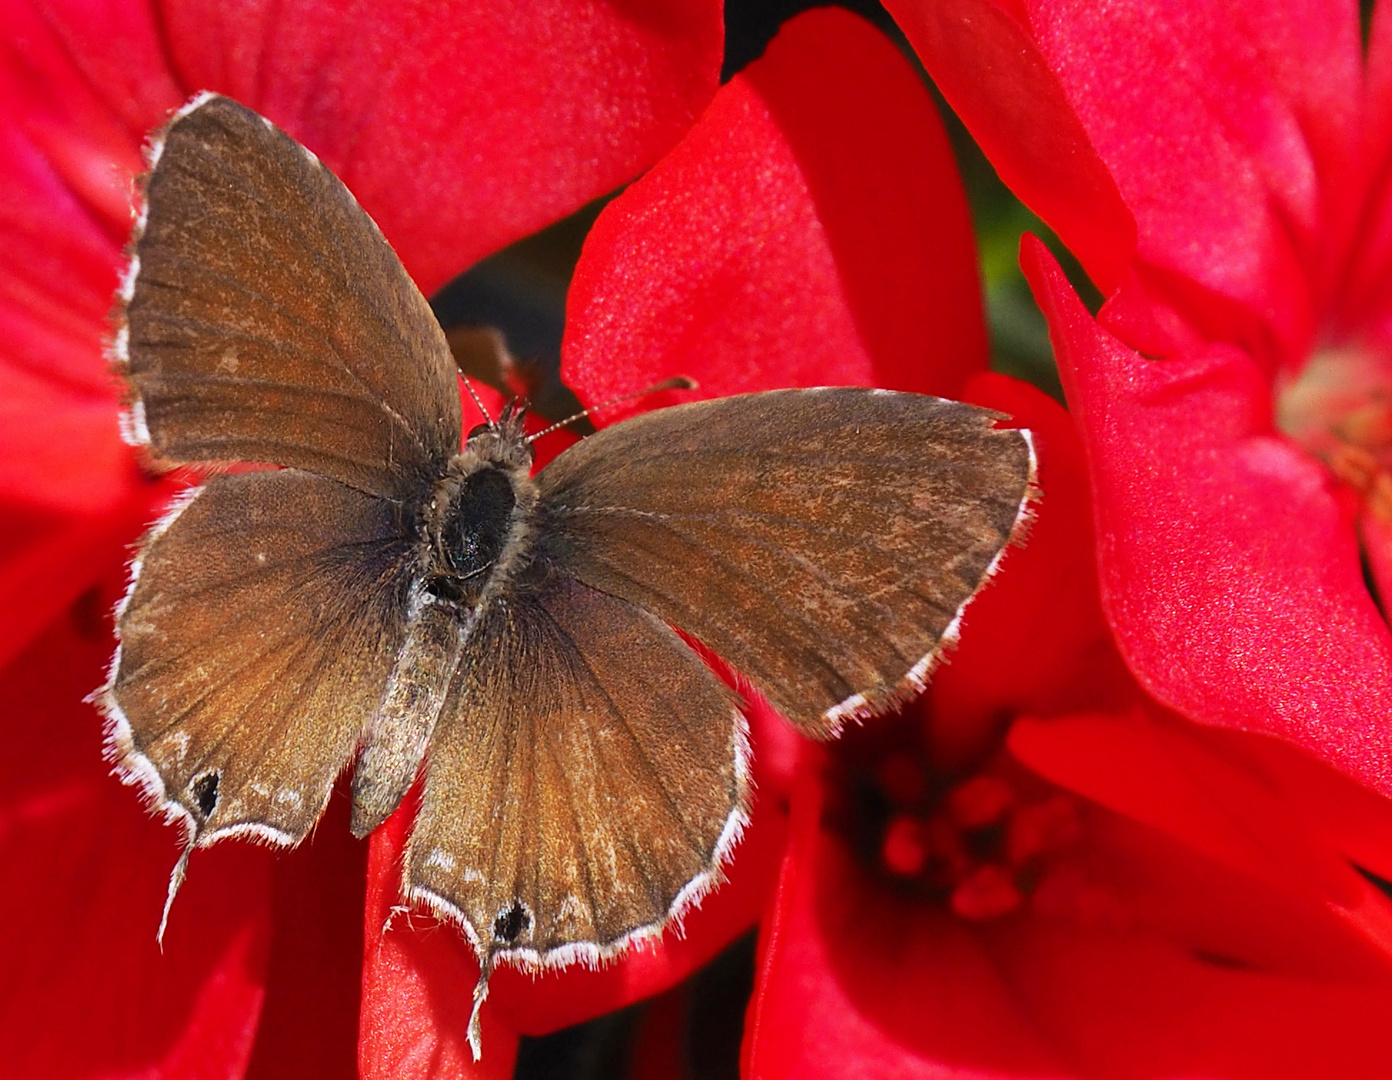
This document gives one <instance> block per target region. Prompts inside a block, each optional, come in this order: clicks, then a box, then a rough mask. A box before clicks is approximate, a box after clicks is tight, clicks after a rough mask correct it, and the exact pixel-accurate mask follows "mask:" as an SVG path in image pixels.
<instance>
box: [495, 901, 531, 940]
mask: <svg viewBox="0 0 1392 1080" xmlns="http://www.w3.org/2000/svg"><path fill="white" fill-rule="evenodd" d="M531 925H532V917H531V915H530V914H528V912H527V909H526V908H525V907H523V906H522V904H521V903H519V902H518V901H516V900H514V901H513V902H512V904H511V906H509V907H507V908H505V909H504V910H502V911H500V912H499V913H498V917H497V918H496V919H494V920H493V936H494V937H495V938H497V939H498V940H499V941H505V942H508V943H509V944H511V943H512V942H514V941H516V940H517V939H518V938H519V937H521V936H522V935H523V934H525V933H526V932H527V930H528V929H529V928H530V927H531Z"/></svg>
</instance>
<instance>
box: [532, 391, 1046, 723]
mask: <svg viewBox="0 0 1392 1080" xmlns="http://www.w3.org/2000/svg"><path fill="white" fill-rule="evenodd" d="M995 419H996V414H993V413H989V412H987V411H985V410H981V409H976V408H973V407H972V406H969V405H961V404H958V403H956V402H949V401H942V400H939V399H936V398H928V397H923V396H920V395H915V394H894V393H888V392H885V391H872V390H856V389H849V388H827V389H821V390H801V391H799V390H793V391H774V392H770V393H764V394H751V395H745V396H741V397H734V398H725V399H721V400H718V401H708V402H698V403H693V404H690V405H683V406H677V407H674V408H670V409H663V410H661V411H659V412H654V413H648V414H646V415H644V416H640V417H637V418H635V419H633V420H630V421H628V422H626V423H623V424H619V425H616V426H615V427H612V428H608V429H606V430H604V431H601V432H600V433H599V434H597V435H593V436H591V437H590V438H588V439H586V440H585V441H584V442H582V443H580V444H578V445H576V446H575V447H573V448H571V449H570V450H568V451H566V452H565V453H564V454H562V455H561V456H560V457H558V458H557V459H556V461H555V462H553V463H552V465H551V466H550V467H548V468H547V469H545V470H544V471H543V472H542V473H541V475H540V476H539V477H538V485H539V488H540V492H541V500H542V502H541V505H542V521H543V524H542V525H541V527H540V529H539V533H540V537H541V539H540V541H539V544H540V548H541V551H542V552H543V554H544V556H545V557H546V558H547V559H549V560H550V561H552V562H554V563H555V564H557V565H560V566H563V567H565V568H566V570H567V571H568V572H570V573H573V574H574V575H575V576H576V577H578V578H579V579H580V580H582V581H584V582H586V583H587V584H589V585H591V586H593V587H595V588H597V589H601V590H603V591H605V592H608V593H611V594H613V595H615V596H621V597H623V598H625V599H627V600H629V601H630V602H632V603H634V604H637V605H640V606H642V607H644V608H646V609H648V610H649V611H652V612H654V613H656V614H657V615H659V616H661V617H662V618H663V619H665V620H667V621H668V622H669V623H671V624H672V625H674V626H676V627H679V628H680V629H681V630H683V631H685V632H687V633H689V634H692V635H693V636H694V637H696V638H698V639H700V640H701V641H702V642H704V643H705V644H706V645H708V646H710V647H711V648H712V649H713V650H714V651H716V652H717V653H719V654H720V655H721V656H722V657H724V658H725V659H726V660H728V661H729V662H730V663H732V664H733V665H735V666H736V667H737V668H739V669H740V670H742V671H743V672H744V673H745V674H747V675H748V676H749V677H750V679H751V680H752V681H753V682H754V683H755V685H757V686H758V687H759V689H760V690H761V691H763V693H764V694H765V695H766V696H767V697H768V699H769V701H770V702H771V703H772V704H773V705H774V706H775V707H776V708H777V709H778V710H779V711H780V712H782V713H783V714H784V715H785V716H787V717H789V718H790V719H792V720H793V721H794V722H796V723H797V724H799V725H800V726H801V727H802V728H803V729H804V730H807V731H810V732H812V733H817V734H826V733H829V732H831V731H834V730H835V728H836V727H837V726H838V725H839V723H840V722H841V721H842V720H844V719H845V718H846V717H847V716H850V715H855V714H868V713H874V712H878V711H883V710H884V709H886V708H888V707H890V706H892V705H893V704H894V703H896V702H897V701H900V700H902V699H903V697H904V696H906V695H907V694H909V693H912V692H913V691H914V690H916V689H919V688H921V686H922V682H923V679H924V677H925V675H926V671H927V668H928V666H929V665H931V662H932V659H933V657H934V656H935V655H936V653H937V651H938V650H939V648H940V645H941V643H942V641H943V639H944V637H945V635H950V632H951V631H952V630H953V628H954V621H955V620H956V618H957V615H958V612H959V611H960V609H961V608H962V606H963V604H965V603H966V601H967V600H969V599H970V598H971V596H972V595H973V594H974V593H975V592H976V590H977V588H978V587H979V586H980V585H981V583H982V581H983V580H984V579H985V577H986V575H987V573H988V571H989V570H990V568H991V567H992V564H993V562H994V560H995V559H996V558H997V556H998V555H999V553H1000V551H1001V550H1002V548H1003V547H1004V546H1005V544H1006V543H1007V542H1008V540H1009V539H1010V537H1011V535H1012V533H1013V532H1014V531H1015V530H1016V528H1017V527H1018V525H1019V523H1020V520H1021V517H1022V508H1023V507H1024V505H1025V502H1026V499H1027V494H1028V491H1029V488H1030V484H1031V480H1032V474H1033V465H1032V462H1033V457H1032V451H1031V447H1030V444H1029V441H1028V437H1027V435H1026V434H1025V433H1023V432H1020V431H1015V430H1009V429H1006V430H998V429H996V428H994V427H993V426H992V425H993V421H994V420H995Z"/></svg>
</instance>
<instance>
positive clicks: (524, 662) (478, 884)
mask: <svg viewBox="0 0 1392 1080" xmlns="http://www.w3.org/2000/svg"><path fill="white" fill-rule="evenodd" d="M742 724H743V721H742V718H741V717H740V716H739V714H738V712H737V711H736V701H735V698H734V695H733V694H732V693H731V692H730V691H729V690H728V689H727V688H726V687H725V686H724V685H723V684H722V683H720V682H719V681H718V680H717V679H716V678H715V677H714V676H713V675H712V674H711V672H710V670H709V669H708V668H707V667H706V666H705V665H704V664H703V663H702V662H701V661H700V659H699V658H698V657H697V656H696V654H695V653H694V652H693V651H692V650H691V649H690V647H689V646H687V645H686V644H685V643H684V642H683V641H682V640H681V639H680V638H678V637H677V636H676V634H674V633H673V632H672V631H671V629H669V628H668V627H667V626H666V625H664V624H663V623H662V622H661V621H659V620H658V619H656V618H654V617H653V616H651V615H649V614H648V613H647V612H644V611H640V610H639V609H637V608H635V607H633V606H632V605H630V604H628V603H626V602H625V601H623V600H620V599H617V598H615V597H612V596H607V595H605V594H604V593H600V592H597V591H595V590H593V589H590V588H587V587H586V586H584V585H581V584H579V583H578V582H575V581H574V580H572V579H570V578H569V577H568V576H566V575H564V574H556V575H554V576H552V577H550V578H549V579H548V580H547V581H546V582H545V583H544V584H543V585H541V586H540V587H539V588H536V589H524V590H518V591H516V592H514V593H511V594H509V595H506V596H504V597H501V598H499V600H498V601H496V602H495V603H493V604H491V605H490V606H489V607H488V608H487V609H485V611H484V612H483V613H482V614H481V616H480V624H479V625H478V626H476V627H475V628H474V630H473V632H472V633H471V635H470V638H469V642H468V644H467V645H466V647H465V656H464V659H463V660H462V661H461V663H460V666H459V669H458V672H457V674H456V677H455V681H454V684H453V686H452V687H451V691H450V698H449V701H448V702H447V703H446V705H445V709H444V712H443V713H442V715H441V719H440V722H439V725H438V727H437V728H436V732H435V739H434V741H433V744H432V748H431V753H430V761H429V765H428V767H427V771H426V781H425V795H424V802H423V805H422V807H421V811H420V814H419V815H418V817H417V819H416V826H415V831H414V832H413V834H412V836H411V845H410V851H409V854H408V856H407V886H408V892H409V893H410V895H411V896H412V897H413V898H415V899H424V900H425V901H427V902H428V903H430V904H431V905H432V906H433V907H435V908H436V910H438V911H440V912H441V913H442V914H444V915H446V916H447V917H450V918H452V919H454V920H455V921H456V922H463V923H465V924H466V925H467V927H468V929H469V930H470V931H471V933H472V934H473V935H474V937H475V940H476V944H477V945H478V946H479V948H480V951H481V952H482V953H483V954H484V955H485V957H487V958H488V959H489V960H490V961H491V958H492V957H493V955H494V954H503V955H508V954H514V955H517V956H519V957H520V958H522V959H524V960H533V961H536V960H541V961H543V962H547V961H551V962H564V961H567V960H573V959H576V958H577V957H578V956H586V957H588V958H590V959H597V958H598V957H600V956H602V955H605V954H606V953H607V952H608V951H610V950H612V949H614V948H615V947H617V946H618V944H619V943H621V942H622V941H624V940H625V939H626V938H629V937H631V936H632V935H634V934H635V933H638V932H641V931H644V930H655V929H658V928H660V926H661V924H662V923H663V922H664V921H665V920H666V918H667V916H668V915H669V914H670V913H671V911H672V909H673V907H674V906H675V905H676V904H677V902H678V899H679V898H685V897H689V896H690V895H691V894H692V893H693V892H695V891H699V889H700V888H701V887H702V886H704V885H705V884H706V883H708V882H709V881H710V879H711V876H712V875H713V873H714V872H715V869H716V866H717V864H718V862H719V860H720V858H721V857H722V856H723V854H724V851H725V850H726V849H728V847H729V846H730V845H732V844H733V842H734V839H735V837H736V835H737V833H738V830H739V826H740V824H741V823H742V821H743V817H742V813H743V806H744V802H745V799H746V790H745V786H746V780H745V776H744V768H745V757H746V752H745V750H744V749H743V739H744V734H743V726H742Z"/></svg>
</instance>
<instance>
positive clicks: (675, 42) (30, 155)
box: [0, 0, 721, 510]
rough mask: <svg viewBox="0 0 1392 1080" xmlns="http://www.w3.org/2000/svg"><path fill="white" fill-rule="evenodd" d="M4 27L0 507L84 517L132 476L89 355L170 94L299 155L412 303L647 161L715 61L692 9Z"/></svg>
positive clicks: (709, 37)
mask: <svg viewBox="0 0 1392 1080" xmlns="http://www.w3.org/2000/svg"><path fill="white" fill-rule="evenodd" d="M10 14H11V16H12V17H13V22H14V25H13V26H10V27H7V35H8V38H9V42H10V47H9V49H8V50H7V52H6V54H5V56H4V62H3V63H2V64H0V119H3V120H4V124H3V125H0V128H3V130H4V135H3V136H0V140H3V141H0V207H3V208H4V209H0V241H3V243H4V250H5V252H6V256H5V263H4V265H3V266H0V332H3V333H0V340H3V342H4V345H3V349H4V352H3V354H0V400H3V402H4V405H3V407H0V462H4V466H3V467H0V497H3V496H5V495H17V496H20V497H23V498H30V499H37V500H41V501H45V502H47V503H49V504H50V505H57V506H63V507H68V508H75V509H82V510H93V509H97V508H100V507H105V506H108V505H110V504H111V503H112V502H113V501H115V500H116V499H118V498H119V497H120V496H121V495H122V494H123V492H124V487H123V485H125V484H128V483H129V476H128V471H129V465H128V463H127V458H126V454H125V451H123V450H122V449H121V448H120V445H119V443H118V442H117V438H116V427H115V387H114V386H113V385H112V384H111V382H110V380H109V378H108V376H107V373H106V368H105V364H104V362H103V360H102V359H101V348H100V346H101V340H102V337H103V334H104V333H105V315H106V312H107V310H108V309H109V307H110V304H111V295H112V292H113V290H114V289H115V285H116V266H117V262H118V260H119V249H120V245H121V244H122V243H123V242H124V240H125V236H126V232H127V230H128V228H129V216H128V210H127V206H128V191H129V178H130V177H131V176H132V175H133V174H134V173H135V172H136V171H137V170H138V168H139V157H138V153H137V151H138V148H139V145H140V142H141V140H142V139H143V138H144V135H145V132H146V131H148V130H149V129H150V128H152V127H155V126H157V125H158V124H160V123H161V122H162V121H163V120H164V118H165V115H166V114H167V112H168V111H169V110H171V109H173V108H175V107H176V106H178V105H179V104H180V103H181V102H182V101H183V100H184V98H185V97H187V96H188V95H189V93H191V92H192V91H194V90H198V89H205V88H206V89H213V90H219V91H223V92H227V93H230V94H232V95H233V96H236V97H238V98H240V99H241V100H243V101H244V102H245V103H246V104H248V105H250V106H252V107H253V108H256V109H259V110H260V111H262V112H264V113H266V114H267V115H269V116H270V117H271V118H272V119H273V120H275V121H276V122H277V123H279V124H280V125H282V126H283V127H285V128H286V129H287V130H288V131H290V132H291V133H292V134H294V135H296V136H297V137H299V138H300V139H302V140H303V141H304V142H306V143H307V144H309V145H310V146H311V148H313V149H314V150H316V151H317V152H318V153H319V154H320V156H321V157H322V158H323V159H324V160H325V161H326V162H327V163H328V164H329V166H330V167H331V168H333V169H334V170H335V171H336V172H338V174H339V175H340V176H341V177H342V178H343V179H344V180H345V181H346V182H347V183H348V185H349V186H350V187H351V188H352V189H353V190H354V192H355V193H356V194H357V195H358V197H359V199H360V200H361V202H362V203H363V205H364V206H365V207H366V208H367V210H368V211H369V212H370V213H371V214H373V216H374V217H375V218H376V219H377V221H378V223H379V224H380V225H381V226H382V229H383V232H384V233H385V234H386V235H387V237H388V239H390V240H391V241H392V243H393V244H394V245H395V246H396V248H397V251H398V253H399V254H400V255H401V257H402V260H403V261H404V262H405V264H406V266H407V269H408V270H410V271H411V273H412V275H413V276H414V277H415V279H416V281H417V282H418V284H420V285H421V287H422V288H423V289H424V290H425V291H427V292H430V291H433V290H434V289H436V288H438V287H439V286H440V285H441V284H443V283H444V282H445V281H446V280H447V279H448V278H449V277H450V276H452V275H453V274H455V273H457V272H458V271H459V270H461V269H463V268H464V267H466V266H468V265H469V264H470V263H472V262H473V261H475V260H477V259H478V258H479V257H481V256H483V255H485V254H487V253H488V252H490V251H493V250H495V249H497V248H498V247H501V246H503V245H505V244H507V243H509V242H510V241H512V240H514V239H516V238H517V237H519V236H522V235H525V234H527V233H530V232H532V231H534V230H536V229H537V228H539V227H541V226H542V225H544V224H546V223H548V222H549V221H551V220H553V219H554V218H556V217H559V216H561V215H563V214H565V213H568V212H569V211H571V210H573V209H575V208H576V207H577V206H580V205H581V204H583V203H584V202H586V201H588V200H590V199H593V198H595V197H596V196H598V195H601V194H603V193H604V192H606V191H609V190H612V189H613V188H614V187H616V186H617V185H619V184H621V183H623V182H624V181H625V180H628V179H629V178H630V177H632V176H633V174H634V173H636V172H637V171H639V170H640V169H642V168H643V167H644V166H646V165H647V164H649V163H650V162H651V161H652V160H653V159H655V158H656V157H657V156H658V155H659V154H660V153H661V152H662V151H663V150H665V149H666V148H667V147H668V146H670V145H671V144H672V143H673V142H674V141H675V140H676V139H677V138H678V137H679V136H680V135H681V133H682V132H683V131H684V130H685V129H686V128H687V126H688V125H689V124H690V123H691V121H692V120H693V119H694V118H695V116H696V114H697V113H698V112H699V110H700V109H701V108H702V107H703V106H704V105H705V104H706V102H707V101H708V100H709V98H710V96H711V94H712V93H713V92H714V90H715V86H716V80H717V76H718V71H719V64H720V53H721V19H720V7H719V5H718V4H716V3H713V2H711V0H679V2H677V3H671V4H666V5H664V6H663V8H662V9H661V11H660V12H658V13H654V12H653V11H651V10H648V9H647V8H644V7H643V6H642V5H629V4H625V3H621V2H617V0H616V2H613V3H604V2H601V0H596V2H595V3H593V4H592V5H590V6H589V7H588V8H586V9H583V10H582V9H577V8H576V7H575V6H574V5H573V4H569V3H552V4H545V5H537V4H520V3H519V4H514V5H512V6H511V7H510V8H508V7H500V6H499V5H497V4H487V5H484V4H454V5H450V6H447V7H445V8H442V9H439V10H438V11H435V10H434V9H429V8H428V7H427V6H424V5H407V4H396V5H387V6H382V5H376V6H372V5H369V6H364V7H360V8H357V9H354V10H351V11H346V10H345V9H343V8H342V7H341V6H337V5H324V4H322V3H318V2H315V0H295V2H292V3H289V4H260V5H256V6H255V7H254V8H248V7H247V6H245V5H243V6H239V7H238V8H237V9H236V10H235V12H232V11H230V10H229V9H227V8H226V7H225V5H220V4H216V3H192V2H190V3H182V4H176V5H173V6H171V7H169V8H168V9H167V10H160V11H156V10H155V9H154V8H153V7H151V6H150V5H148V4H146V3H143V2H140V0H122V2H120V3H118V4H116V5H108V6H107V7H105V8H102V9H101V10H100V11H94V10H93V9H91V6H90V5H89V4H85V3H80V2H74V0H58V2H56V3H52V4H44V5H43V6H42V8H41V9H40V8H39V7H38V6H37V5H34V6H32V7H30V6H25V5H21V6H19V7H18V8H17V9H16V10H15V11H13V12H11V13H10Z"/></svg>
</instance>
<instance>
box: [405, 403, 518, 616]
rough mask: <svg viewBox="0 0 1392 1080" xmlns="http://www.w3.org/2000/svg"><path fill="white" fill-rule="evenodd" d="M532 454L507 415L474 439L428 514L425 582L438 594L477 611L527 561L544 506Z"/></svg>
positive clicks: (440, 485)
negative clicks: (535, 513) (533, 473)
mask: <svg viewBox="0 0 1392 1080" xmlns="http://www.w3.org/2000/svg"><path fill="white" fill-rule="evenodd" d="M531 465H532V448H531V446H530V445H529V444H528V443H527V442H526V440H525V439H524V438H523V435H522V430H521V424H520V423H514V422H510V419H509V418H507V417H505V418H504V420H503V421H502V423H500V424H499V425H498V426H496V427H489V426H486V425H485V426H480V427H478V428H475V429H474V431H472V432H471V433H470V436H469V440H468V442H467V443H466V444H465V446H464V450H463V452H462V453H459V454H457V455H455V457H454V458H453V459H451V461H450V462H449V464H448V465H447V466H446V468H445V472H444V475H443V476H441V477H440V479H439V480H437V481H436V482H435V484H434V485H433V486H432V487H431V489H430V493H429V497H428V498H427V499H426V500H425V503H424V505H423V506H422V508H421V513H420V525H419V535H420V537H421V554H420V566H421V582H422V585H423V586H424V588H425V590H426V591H427V592H428V593H430V594H431V595H432V596H434V597H436V598H438V599H440V600H443V601H446V602H449V603H453V604H457V605H461V606H462V607H463V608H465V609H473V608H476V607H477V606H478V605H479V604H480V603H481V602H482V601H483V599H484V597H485V595H487V594H489V593H491V592H492V591H494V590H496V588H497V587H498V586H500V585H501V584H502V583H503V582H504V581H506V580H507V579H508V578H509V577H510V576H511V575H512V574H514V573H516V572H517V571H518V570H519V569H520V568H521V567H522V566H524V565H525V564H526V562H527V559H528V555H529V549H530V547H531V544H530V540H531V533H532V528H531V523H532V517H533V511H534V508H535V506H536V501H537V491H536V485H535V484H534V483H533V482H532V479H531Z"/></svg>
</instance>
